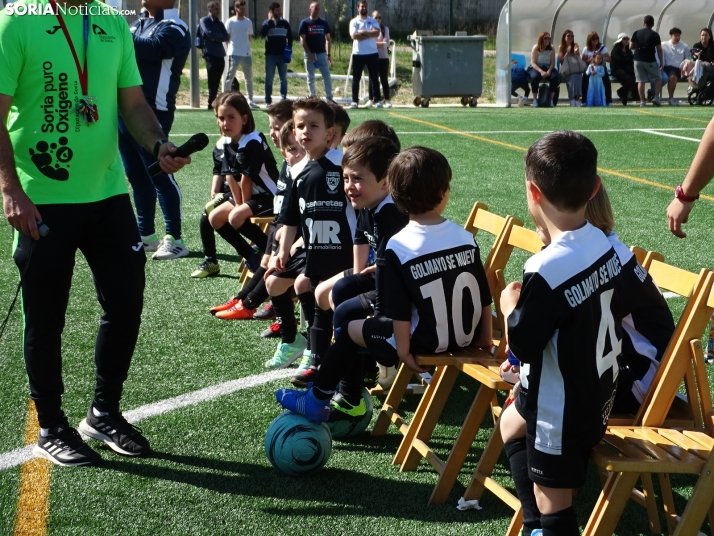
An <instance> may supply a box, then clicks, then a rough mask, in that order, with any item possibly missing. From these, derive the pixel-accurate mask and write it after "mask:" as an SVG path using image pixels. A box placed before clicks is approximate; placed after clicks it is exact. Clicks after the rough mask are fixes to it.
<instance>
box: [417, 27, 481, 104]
mask: <svg viewBox="0 0 714 536" xmlns="http://www.w3.org/2000/svg"><path fill="white" fill-rule="evenodd" d="M485 41H486V36H483V35H472V36H451V35H438V36H436V35H434V36H431V35H412V36H410V43H411V46H412V49H413V51H412V88H413V91H414V106H422V107H424V108H426V107H428V106H429V101H430V100H431V99H432V98H433V97H461V104H462V105H463V106H466V105H469V106H472V107H473V106H476V104H477V99H478V98H479V97H480V96H481V93H482V92H483V44H484V42H485Z"/></svg>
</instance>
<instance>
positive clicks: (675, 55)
mask: <svg viewBox="0 0 714 536" xmlns="http://www.w3.org/2000/svg"><path fill="white" fill-rule="evenodd" d="M662 54H663V55H664V64H665V65H666V66H672V67H679V66H680V65H681V63H682V62H683V61H684V60H686V59H687V58H688V57H689V47H688V46H687V44H686V43H684V42H682V41H680V42H679V43H677V44H676V45H675V44H673V43H672V41H665V42H664V43H662Z"/></svg>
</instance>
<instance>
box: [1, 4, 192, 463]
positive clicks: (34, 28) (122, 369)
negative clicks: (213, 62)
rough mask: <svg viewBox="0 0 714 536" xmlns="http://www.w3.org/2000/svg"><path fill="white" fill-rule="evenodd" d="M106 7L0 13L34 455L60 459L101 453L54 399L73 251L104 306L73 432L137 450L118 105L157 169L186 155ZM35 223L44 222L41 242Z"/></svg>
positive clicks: (131, 266) (132, 297)
mask: <svg viewBox="0 0 714 536" xmlns="http://www.w3.org/2000/svg"><path fill="white" fill-rule="evenodd" d="M110 10H111V8H109V6H107V5H105V4H102V3H100V2H97V1H96V0H95V1H91V2H88V3H87V2H83V1H82V0H66V1H65V0H60V2H59V3H58V4H56V3H55V0H39V2H38V3H34V2H33V3H30V1H28V0H20V1H19V2H16V3H14V4H12V7H11V8H10V9H8V8H7V7H6V9H4V10H2V11H1V12H0V192H1V193H2V197H3V210H4V213H5V216H6V218H7V220H8V222H9V223H10V224H11V225H12V226H13V227H14V228H15V229H16V231H17V232H16V233H15V247H14V252H13V258H14V260H15V262H16V264H17V266H18V269H19V271H20V274H21V281H22V283H21V291H22V304H23V315H24V324H25V331H24V356H25V364H26V368H27V372H28V376H29V383H30V394H31V398H32V399H33V400H34V401H35V407H36V408H37V415H38V419H39V423H40V427H41V431H40V436H39V438H38V443H37V446H36V447H35V450H34V452H35V454H36V455H38V456H42V457H45V458H47V459H49V460H50V461H52V462H54V463H56V464H59V465H89V464H94V463H97V462H99V461H100V460H101V458H100V456H99V454H97V453H96V452H95V451H94V450H92V449H91V448H90V447H89V446H87V445H86V444H85V443H84V442H83V441H82V439H81V437H80V436H79V434H78V433H77V431H76V430H75V429H74V428H73V427H71V426H70V425H69V423H68V421H67V418H66V416H65V415H64V412H63V411H62V407H61V396H62V393H63V391H64V386H63V383H62V357H61V335H62V331H63V329H64V317H65V311H66V308H67V302H68V298H69V291H70V286H71V281H72V272H73V268H74V258H75V253H76V251H77V250H80V251H81V252H82V254H83V255H84V257H85V258H86V259H87V263H88V264H89V267H90V269H91V270H92V275H93V277H94V282H95V286H96V289H97V298H98V300H99V302H100V304H101V306H102V308H103V310H104V314H103V316H102V318H101V321H100V326H99V333H98V335H97V342H96V346H95V362H96V388H95V395H94V400H93V401H92V403H91V405H90V407H89V411H88V413H87V418H86V419H84V420H83V421H82V422H81V423H80V426H79V428H80V430H82V431H83V432H84V433H85V434H87V435H88V436H90V437H93V438H96V439H99V440H102V441H104V442H105V443H107V444H108V445H109V446H110V447H111V448H112V449H114V450H115V451H117V452H119V453H121V454H126V455H130V456H137V455H141V454H144V453H146V452H148V451H149V443H148V441H147V440H146V439H145V438H144V437H143V436H142V435H141V433H140V432H139V431H138V430H137V429H136V428H134V427H133V426H132V425H131V424H129V423H128V422H127V421H126V420H125V419H124V417H122V415H121V411H120V410H119V400H120V399H121V393H122V387H123V383H124V381H125V380H126V377H127V373H128V370H129V365H130V362H131V357H132V354H133V351H134V346H135V344H136V339H137V336H138V332H139V325H140V322H141V310H142V306H143V290H144V264H145V262H146V257H145V254H144V250H143V247H142V242H141V239H140V236H139V231H138V228H137V224H136V220H135V218H134V213H133V210H132V207H131V202H130V200H129V194H128V190H127V185H126V180H125V177H124V169H123V166H122V163H121V159H120V158H119V152H118V147H117V116H118V112H121V115H122V117H123V118H124V120H125V122H126V124H127V126H128V127H129V130H130V131H131V133H132V135H133V136H134V138H135V139H136V140H137V141H138V142H139V143H140V144H141V145H142V146H143V147H145V148H147V149H148V150H150V151H151V150H153V151H154V153H155V154H156V155H157V157H158V160H159V162H160V165H161V168H162V169H163V170H164V171H165V172H166V173H175V172H176V171H178V170H179V169H181V168H182V167H183V166H184V165H186V164H188V163H189V162H190V159H189V158H178V157H175V158H174V157H173V156H172V153H173V152H174V151H175V150H176V149H175V146H174V145H173V144H172V143H170V142H167V141H166V136H165V134H164V133H163V132H162V130H161V127H160V125H159V123H158V122H157V120H156V118H155V116H154V114H153V113H151V110H150V108H149V107H148V105H147V104H146V101H145V100H144V96H143V94H142V91H141V77H140V76H139V71H138V69H137V66H136V59H135V55H134V45H133V42H132V37H131V34H130V32H129V27H128V26H127V24H126V22H125V21H124V19H123V18H121V17H120V16H118V15H116V14H113V13H111V11H110ZM33 11H35V12H40V13H42V14H41V15H38V14H33V13H32V12H33ZM94 107H96V108H94ZM40 221H41V222H42V223H44V225H45V226H47V227H48V228H49V233H47V234H46V235H45V236H42V237H41V238H40V234H39V232H38V222H40Z"/></svg>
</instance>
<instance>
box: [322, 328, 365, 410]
mask: <svg viewBox="0 0 714 536" xmlns="http://www.w3.org/2000/svg"><path fill="white" fill-rule="evenodd" d="M313 329H314V328H313ZM358 350H359V346H358V345H357V344H356V343H355V342H354V341H353V340H352V339H350V335H349V333H348V332H347V330H346V329H344V330H342V331H341V332H340V336H339V337H338V338H337V340H336V341H335V344H333V345H332V346H330V348H329V350H328V351H327V352H326V354H325V356H324V357H323V359H322V360H321V361H322V363H321V365H320V370H319V371H318V373H317V376H316V377H315V382H314V384H313V387H314V389H313V391H315V390H318V391H319V392H320V393H322V394H323V396H325V395H327V394H328V393H330V394H331V393H334V392H335V386H336V385H337V384H338V382H340V381H341V380H342V379H343V378H345V377H346V376H348V374H349V373H350V372H351V370H352V369H355V368H358V369H359V370H360V371H361V370H362V361H361V360H360V359H357V357H358V356H357V351H358ZM313 355H314V354H313ZM355 362H357V365H359V366H358V367H355V366H354V365H355ZM361 393H362V390H361V389H360V395H361ZM315 396H317V394H316V395H315ZM358 401H359V400H358ZM348 402H349V400H348ZM350 403H351V402H350Z"/></svg>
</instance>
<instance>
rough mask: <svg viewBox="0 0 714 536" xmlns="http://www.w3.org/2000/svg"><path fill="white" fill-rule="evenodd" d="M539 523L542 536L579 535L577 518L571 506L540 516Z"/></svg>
mask: <svg viewBox="0 0 714 536" xmlns="http://www.w3.org/2000/svg"><path fill="white" fill-rule="evenodd" d="M540 522H541V524H542V525H543V536H579V535H580V527H579V526H578V517H577V516H576V515H575V509H574V508H573V507H572V506H569V507H568V508H566V509H565V510H561V511H560V512H555V513H553V514H541V516H540Z"/></svg>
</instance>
